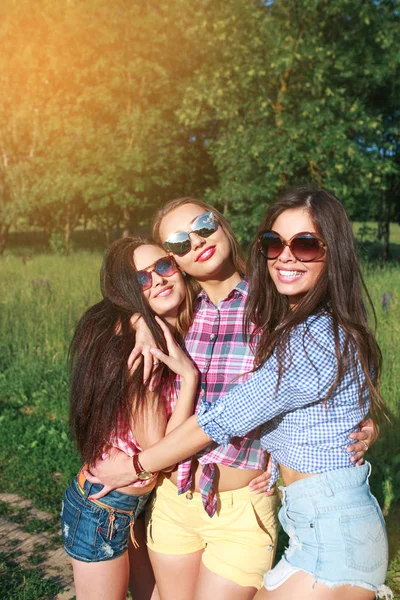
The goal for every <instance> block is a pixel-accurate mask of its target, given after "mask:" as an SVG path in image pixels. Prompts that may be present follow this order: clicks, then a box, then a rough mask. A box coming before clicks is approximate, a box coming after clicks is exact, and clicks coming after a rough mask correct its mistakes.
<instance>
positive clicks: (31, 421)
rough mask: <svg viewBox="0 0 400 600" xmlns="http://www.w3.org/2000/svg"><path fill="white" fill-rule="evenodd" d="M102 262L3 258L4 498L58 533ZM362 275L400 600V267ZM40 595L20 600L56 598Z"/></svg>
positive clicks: (377, 488) (380, 484)
mask: <svg viewBox="0 0 400 600" xmlns="http://www.w3.org/2000/svg"><path fill="white" fill-rule="evenodd" d="M101 260H102V255H101V253H90V252H84V251H79V252H76V253H74V254H72V255H71V256H69V257H65V256H56V255H51V254H38V255H30V256H22V255H21V256H17V255H16V254H10V253H9V254H6V255H5V256H3V257H1V258H0V432H1V435H0V492H14V493H18V494H19V495H21V496H23V497H26V498H29V499H31V500H32V501H33V502H34V504H35V505H36V506H37V507H38V508H42V509H46V510H48V511H50V512H51V513H52V514H53V515H54V523H53V526H54V528H55V529H56V528H57V522H58V521H57V520H58V514H59V510H60V504H61V498H62V494H63V491H64V489H65V487H66V486H67V485H68V483H69V481H70V480H71V478H72V477H73V476H74V475H75V474H76V472H77V469H78V468H79V466H80V465H79V459H78V457H77V455H76V453H75V451H74V449H73V446H72V443H71V441H70V438H69V433H68V377H67V368H66V359H67V350H68V346H69V342H70V340H71V336H72V333H73V329H74V326H75V324H76V322H77V320H78V318H79V316H80V315H81V314H82V312H83V311H84V310H85V309H86V308H87V307H88V306H89V305H90V304H92V303H94V302H96V301H97V300H98V299H99V298H100V292H99V268H100V264H101ZM363 270H364V275H365V279H366V283H367V286H368V289H369V291H370V294H371V296H372V299H373V301H374V304H375V308H376V313H377V319H378V328H377V334H378V339H379V343H380V345H381V348H382V352H383V358H384V376H383V390H382V391H383V396H384V398H385V400H386V402H387V404H388V406H389V408H390V410H391V414H392V426H391V427H384V429H383V430H382V433H381V438H380V440H379V441H378V442H377V443H376V444H375V445H374V447H373V448H372V449H371V450H370V451H369V452H368V459H369V460H370V462H371V463H372V466H373V471H372V476H371V487H372V490H373V492H374V494H375V495H376V496H377V498H378V500H379V502H380V504H381V506H382V509H383V511H384V514H385V517H386V519H387V525H388V531H389V538H390V560H391V562H390V569H389V574H388V584H389V585H391V586H392V588H393V590H395V591H396V593H397V594H398V596H397V597H399V598H400V532H399V523H400V505H399V500H400V450H399V434H398V425H399V421H400V414H399V413H400V399H399V398H400V364H399V358H398V347H399V339H400V335H399V334H400V266H399V265H395V264H391V265H387V266H382V265H379V264H375V265H374V264H366V265H364V267H363ZM0 559H1V557H0ZM66 560H67V558H66ZM0 564H1V560H0ZM0 578H1V567H0ZM0 587H1V586H0ZM35 589H36V592H33V595H31V596H30V595H29V594H24V595H21V596H17V595H16V596H15V598H17V597H18V598H19V597H21V598H26V599H28V598H32V599H33V598H35V600H37V599H38V598H39V597H40V598H47V597H51V596H48V595H40V594H41V593H42V592H40V593H39V591H38V590H39V587H36V588H35ZM35 593H36V595H35ZM46 593H48V592H43V594H46ZM8 597H10V598H11V597H14V596H8Z"/></svg>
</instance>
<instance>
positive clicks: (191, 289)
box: [153, 196, 246, 332]
mask: <svg viewBox="0 0 400 600" xmlns="http://www.w3.org/2000/svg"><path fill="white" fill-rule="evenodd" d="M185 204H195V205H196V206H199V207H200V208H202V209H203V210H204V212H207V211H211V212H212V213H213V215H214V217H215V220H216V222H217V223H218V225H220V226H221V227H222V229H223V231H224V233H225V234H226V237H227V238H228V240H229V245H230V249H231V260H232V263H233V266H234V268H235V271H237V272H238V273H239V274H240V275H242V276H244V275H245V274H246V262H245V260H244V257H243V253H242V250H241V248H240V246H239V243H238V241H237V239H236V238H235V235H234V233H233V231H232V227H231V226H230V224H229V221H228V220H227V219H226V218H225V217H224V215H223V214H222V213H220V212H219V210H217V209H216V208H215V206H212V205H211V204H207V202H203V200H198V199H197V198H191V197H190V196H186V197H184V198H175V199H174V200H170V201H169V202H167V203H166V204H165V205H164V206H163V207H162V208H160V209H159V210H158V211H157V213H156V214H155V216H154V219H153V238H154V240H155V241H156V242H158V243H159V244H161V245H162V244H163V240H161V238H160V227H161V222H162V220H163V219H164V217H166V216H167V215H168V213H170V212H172V211H173V210H175V209H176V208H179V207H180V206H184V205H185ZM185 281H186V285H187V290H188V294H187V300H188V302H187V306H186V308H185V312H182V313H181V315H180V318H179V327H180V330H181V331H183V332H186V331H187V330H188V329H189V327H190V325H191V323H192V319H193V302H194V299H195V298H196V296H197V295H198V294H199V293H200V291H201V285H200V283H199V282H198V281H197V280H196V279H195V278H194V277H192V276H191V275H189V274H186V277H185Z"/></svg>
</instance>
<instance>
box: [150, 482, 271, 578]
mask: <svg viewBox="0 0 400 600" xmlns="http://www.w3.org/2000/svg"><path fill="white" fill-rule="evenodd" d="M160 479H161V481H160V485H159V486H158V487H157V488H156V490H157V491H156V496H155V498H154V501H153V503H152V504H151V506H150V507H149V509H148V514H147V545H148V547H149V548H150V549H151V550H153V551H154V552H160V553H162V554H189V553H191V552H196V551H198V550H204V552H203V555H202V560H203V563H204V565H205V566H206V567H207V569H209V570H210V571H212V572H213V573H217V575H221V576H222V577H225V578H226V579H229V580H231V581H234V582H235V583H238V584H239V585H242V586H252V587H256V588H257V589H259V588H261V587H262V585H263V577H264V573H265V572H266V571H268V570H269V569H270V568H271V567H272V562H273V559H274V556H275V550H276V542H277V535H278V534H277V516H276V509H277V497H276V496H273V497H267V496H264V495H263V494H255V493H254V492H251V491H250V490H249V488H248V487H245V488H241V489H239V490H233V491H229V492H220V493H219V494H217V501H218V510H217V513H216V514H215V515H214V516H213V517H212V518H210V517H209V516H208V515H207V513H206V512H205V510H204V508H203V505H202V502H201V495H200V493H198V492H193V493H187V494H181V495H180V496H178V493H177V489H176V486H175V485H174V484H173V483H172V482H171V481H170V480H169V479H166V478H160Z"/></svg>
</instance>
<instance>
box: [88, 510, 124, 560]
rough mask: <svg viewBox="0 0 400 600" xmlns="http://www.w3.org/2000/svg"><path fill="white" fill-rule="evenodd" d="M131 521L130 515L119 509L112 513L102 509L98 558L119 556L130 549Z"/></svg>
mask: <svg viewBox="0 0 400 600" xmlns="http://www.w3.org/2000/svg"><path fill="white" fill-rule="evenodd" d="M110 517H111V520H110ZM112 519H113V520H112ZM130 522H131V517H130V516H129V515H124V514H122V513H120V512H117V511H115V512H113V513H112V514H110V512H109V511H107V510H103V511H102V513H101V515H100V518H99V522H98V528H97V540H96V550H97V560H107V559H110V558H113V557H114V556H115V557H116V556H119V555H120V554H123V553H124V552H125V550H127V549H128V544H129V536H130V527H129V526H130Z"/></svg>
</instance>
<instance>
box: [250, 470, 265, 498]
mask: <svg viewBox="0 0 400 600" xmlns="http://www.w3.org/2000/svg"><path fill="white" fill-rule="evenodd" d="M269 480H270V473H267V472H264V473H263V474H262V475H259V476H258V477H255V478H254V479H252V480H251V481H250V483H249V489H250V491H252V492H256V494H262V493H265V492H266V491H267V487H268V485H269Z"/></svg>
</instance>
